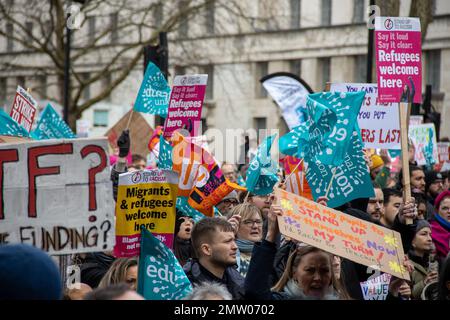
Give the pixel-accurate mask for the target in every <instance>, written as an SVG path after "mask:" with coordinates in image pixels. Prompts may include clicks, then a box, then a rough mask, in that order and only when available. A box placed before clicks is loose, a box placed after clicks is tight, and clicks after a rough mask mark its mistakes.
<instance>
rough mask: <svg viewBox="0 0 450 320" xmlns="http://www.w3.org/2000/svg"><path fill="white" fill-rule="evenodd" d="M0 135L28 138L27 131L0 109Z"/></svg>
mask: <svg viewBox="0 0 450 320" xmlns="http://www.w3.org/2000/svg"><path fill="white" fill-rule="evenodd" d="M0 135H4V136H14V137H24V138H29V137H30V134H29V133H28V131H27V130H26V129H25V128H24V127H22V126H21V125H20V124H18V123H17V121H15V120H14V119H13V118H11V117H10V116H9V114H7V113H6V112H5V111H3V110H2V109H0Z"/></svg>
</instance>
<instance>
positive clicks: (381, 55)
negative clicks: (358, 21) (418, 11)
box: [375, 17, 422, 103]
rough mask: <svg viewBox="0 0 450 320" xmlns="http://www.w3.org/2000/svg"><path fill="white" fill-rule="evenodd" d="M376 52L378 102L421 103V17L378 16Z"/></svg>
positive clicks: (376, 22) (376, 23) (376, 20)
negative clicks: (410, 98) (411, 97)
mask: <svg viewBox="0 0 450 320" xmlns="http://www.w3.org/2000/svg"><path fill="white" fill-rule="evenodd" d="M375 53H376V65H377V83H378V98H379V102H380V103H389V102H415V103H421V102H422V48H421V32H420V20H419V18H406V17H375ZM410 96H413V99H412V100H411V101H410V100H409V97H410Z"/></svg>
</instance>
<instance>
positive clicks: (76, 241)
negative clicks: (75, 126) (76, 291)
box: [0, 138, 114, 254]
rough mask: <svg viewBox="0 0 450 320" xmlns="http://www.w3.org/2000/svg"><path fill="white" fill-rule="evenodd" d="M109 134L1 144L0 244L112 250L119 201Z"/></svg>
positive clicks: (64, 251)
mask: <svg viewBox="0 0 450 320" xmlns="http://www.w3.org/2000/svg"><path fill="white" fill-rule="evenodd" d="M107 150H108V149H107V140H106V138H104V139H66V140H47V141H45V140H44V141H33V142H22V143H6V144H1V145H0V244H2V243H25V244H30V245H33V246H36V247H38V248H40V249H42V250H44V251H46V252H48V253H49V254H72V253H81V252H97V251H106V250H111V249H112V248H113V245H114V227H113V224H114V206H113V201H112V184H111V180H110V170H109V162H108V156H107V154H108V153H107Z"/></svg>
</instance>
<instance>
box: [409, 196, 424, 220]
mask: <svg viewBox="0 0 450 320" xmlns="http://www.w3.org/2000/svg"><path fill="white" fill-rule="evenodd" d="M411 196H412V197H413V198H414V199H415V200H416V205H417V219H427V200H426V199H425V196H424V195H423V194H422V193H414V192H411Z"/></svg>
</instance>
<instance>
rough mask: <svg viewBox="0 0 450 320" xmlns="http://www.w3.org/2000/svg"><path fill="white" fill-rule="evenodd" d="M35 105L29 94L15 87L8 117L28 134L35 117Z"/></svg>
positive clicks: (19, 87)
mask: <svg viewBox="0 0 450 320" xmlns="http://www.w3.org/2000/svg"><path fill="white" fill-rule="evenodd" d="M37 105H38V104H37V102H36V100H34V99H33V97H32V96H31V94H29V93H28V92H27V91H26V90H25V89H24V88H22V87H21V86H17V92H16V96H15V97H14V102H13V106H12V108H11V113H10V116H11V118H13V119H14V120H16V121H17V123H18V124H20V125H22V126H23V127H24V128H25V129H26V130H27V131H28V132H30V131H31V126H32V125H33V120H34V117H35V115H36V109H37Z"/></svg>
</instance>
